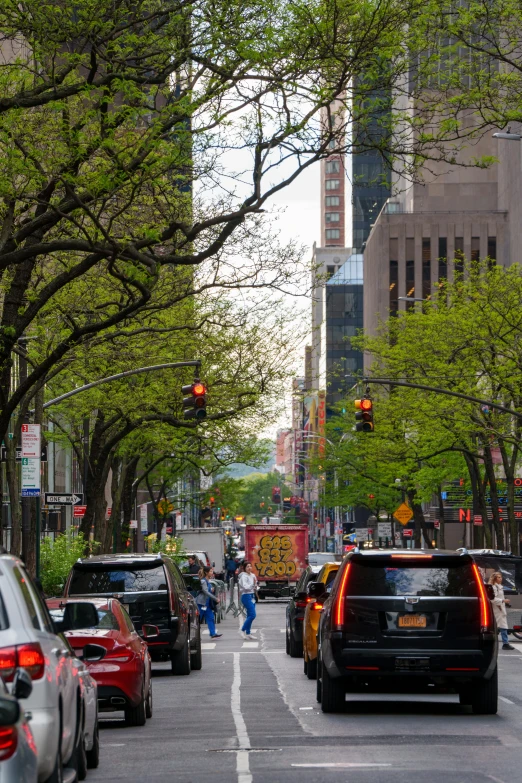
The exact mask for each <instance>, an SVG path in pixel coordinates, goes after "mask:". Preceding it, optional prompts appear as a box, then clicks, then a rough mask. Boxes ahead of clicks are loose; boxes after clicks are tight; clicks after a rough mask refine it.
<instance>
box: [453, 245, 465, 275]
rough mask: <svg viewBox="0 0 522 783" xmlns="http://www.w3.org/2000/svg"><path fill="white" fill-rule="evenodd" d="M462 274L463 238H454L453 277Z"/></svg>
mask: <svg viewBox="0 0 522 783" xmlns="http://www.w3.org/2000/svg"><path fill="white" fill-rule="evenodd" d="M463 272H464V237H455V275H462V274H463Z"/></svg>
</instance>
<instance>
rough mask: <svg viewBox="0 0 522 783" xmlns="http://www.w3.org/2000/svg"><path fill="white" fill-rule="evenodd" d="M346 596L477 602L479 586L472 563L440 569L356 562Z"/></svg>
mask: <svg viewBox="0 0 522 783" xmlns="http://www.w3.org/2000/svg"><path fill="white" fill-rule="evenodd" d="M392 562H393V561H392ZM346 594H347V595H361V596H362V595H364V596H394V595H419V596H447V597H448V596H449V597H458V598H461V597H473V598H476V597H477V596H478V586H477V582H476V580H475V577H474V574H473V570H472V567H471V564H470V563H462V564H457V565H451V566H448V565H443V564H441V565H440V566H439V565H438V564H437V565H435V564H434V563H433V562H432V561H429V562H428V563H426V562H421V561H419V562H418V563H415V564H413V563H407V564H406V563H405V564H404V565H399V564H398V563H393V564H392V563H391V562H386V564H382V563H377V562H370V563H360V562H353V563H352V564H351V568H350V573H349V575H348V584H347V589H346Z"/></svg>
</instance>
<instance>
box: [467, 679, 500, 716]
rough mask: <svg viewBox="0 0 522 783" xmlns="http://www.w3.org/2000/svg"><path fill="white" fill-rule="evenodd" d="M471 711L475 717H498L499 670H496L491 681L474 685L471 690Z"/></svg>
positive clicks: (483, 681)
mask: <svg viewBox="0 0 522 783" xmlns="http://www.w3.org/2000/svg"><path fill="white" fill-rule="evenodd" d="M470 703H471V709H472V710H473V712H474V714H475V715H496V714H497V711H498V670H497V669H495V671H494V672H493V676H492V677H490V679H489V680H482V681H479V682H477V683H476V684H474V685H473V689H472V690H471V699H470Z"/></svg>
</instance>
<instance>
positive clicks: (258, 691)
mask: <svg viewBox="0 0 522 783" xmlns="http://www.w3.org/2000/svg"><path fill="white" fill-rule="evenodd" d="M257 610H258V619H257V621H256V623H255V624H254V628H257V631H256V633H255V641H252V642H244V641H243V640H242V639H241V637H240V636H239V634H238V622H239V621H238V620H234V619H229V618H230V615H228V616H227V620H226V621H225V622H224V623H222V624H221V625H220V626H218V631H219V632H222V633H223V637H222V638H221V639H217V640H215V641H212V642H211V641H210V639H209V637H208V634H206V635H205V640H206V641H205V644H204V659H203V669H202V671H200V672H193V673H192V674H191V675H190V676H189V677H172V676H171V675H170V673H169V666H168V664H156V665H155V666H154V683H153V685H154V714H153V717H152V719H151V720H150V721H147V724H146V726H144V727H141V728H128V727H126V726H124V724H123V721H122V720H121V721H120V720H118V718H117V717H113V715H110V716H107V719H104V720H103V721H102V723H101V725H102V727H103V728H102V732H101V763H100V767H99V768H98V770H92V771H91V772H90V773H89V780H91V781H114V783H118V782H119V781H128V782H129V783H131V782H132V783H138V782H139V783H143V781H147V782H148V783H159V781H162V782H163V781H176V783H199V781H203V780H211V781H213V782H215V783H218V782H219V783H233V781H237V783H280V782H281V783H283V781H284V783H297V781H299V783H301V782H302V781H306V782H307V783H312V782H313V783H316V782H317V783H320V782H321V783H322V781H333V780H343V781H352V780H354V779H357V781H358V782H359V781H360V782H361V783H366V782H367V781H368V783H370V781H371V783H385V782H386V783H389V781H401V783H410V782H411V783H413V781H419V780H422V779H423V776H424V779H426V780H429V781H430V783H467V782H468V781H469V782H470V783H471V781H473V783H485V782H486V781H493V782H494V783H509V781H514V780H518V779H519V778H520V769H521V766H522V693H521V692H520V683H521V682H522V643H518V645H517V646H516V650H515V651H514V652H505V653H504V652H500V654H499V668H500V702H499V712H498V715H497V716H495V717H488V716H475V715H472V714H471V712H470V711H469V709H468V708H467V707H461V706H460V705H459V704H458V698H457V697H456V696H451V695H436V694H434V695H433V697H428V696H425V695H422V696H420V695H419V696H410V695H404V696H382V697H381V696H380V695H376V696H371V697H364V698H362V697H357V701H352V699H354V697H351V696H348V699H349V700H350V703H349V705H347V711H346V713H345V714H342V715H323V714H322V712H321V711H320V709H319V708H318V705H317V702H316V699H315V682H313V681H309V680H308V679H307V678H306V677H305V676H304V674H303V665H302V662H301V660H299V659H292V658H290V657H289V656H287V655H286V654H285V634H284V628H285V604H284V603H275V602H273V603H266V602H260V603H259V604H258V606H257ZM116 715H117V714H116ZM102 717H103V716H102Z"/></svg>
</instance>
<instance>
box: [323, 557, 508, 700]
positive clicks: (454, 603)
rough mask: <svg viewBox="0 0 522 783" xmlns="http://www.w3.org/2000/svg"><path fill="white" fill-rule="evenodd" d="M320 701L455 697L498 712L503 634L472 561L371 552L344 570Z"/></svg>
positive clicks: (330, 615)
mask: <svg viewBox="0 0 522 783" xmlns="http://www.w3.org/2000/svg"><path fill="white" fill-rule="evenodd" d="M318 641H319V654H318V655H319V657H318V679H317V699H318V701H320V702H321V705H322V709H323V712H339V711H342V710H343V709H344V707H345V694H346V693H347V692H350V691H352V692H361V691H364V690H365V689H372V690H374V691H385V690H390V689H391V690H396V691H401V692H403V691H405V690H406V691H407V690H408V689H410V690H411V689H412V688H415V689H418V688H419V687H421V688H422V687H424V686H427V685H437V686H443V687H445V688H448V687H449V688H451V689H453V690H454V691H456V692H457V693H458V694H459V696H460V702H461V704H467V705H471V707H472V709H473V712H475V713H479V714H487V715H493V714H495V713H496V711H497V692H498V681H497V630H496V627H495V620H494V616H493V611H492V606H491V603H490V601H489V599H488V597H487V594H486V590H485V586H484V583H483V581H482V579H481V577H480V573H479V570H478V568H477V566H476V565H475V563H474V562H473V560H472V558H471V556H470V555H469V554H468V553H467V552H462V553H458V552H445V551H441V550H438V551H433V550H432V551H430V550H428V551H422V550H415V551H407V550H405V551H402V550H395V551H394V550H389V549H388V550H367V551H364V552H357V551H356V550H355V551H354V552H352V553H350V554H349V555H348V556H347V557H346V558H345V559H344V561H343V564H342V566H341V568H340V569H339V572H338V574H337V577H336V579H335V582H334V585H333V588H332V591H331V593H330V596H329V597H328V600H327V601H326V602H325V604H324V609H323V613H322V616H321V621H320V626H319V638H318Z"/></svg>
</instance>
